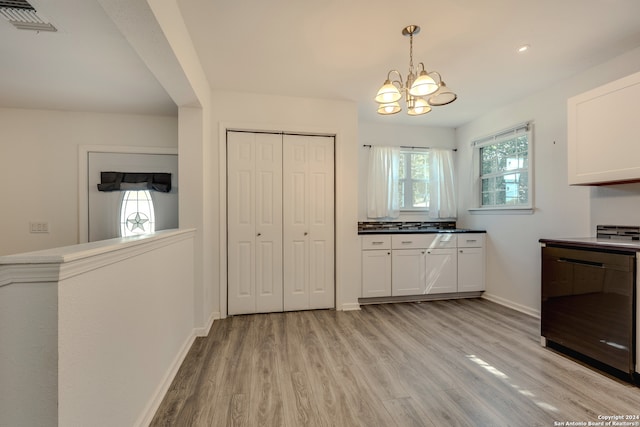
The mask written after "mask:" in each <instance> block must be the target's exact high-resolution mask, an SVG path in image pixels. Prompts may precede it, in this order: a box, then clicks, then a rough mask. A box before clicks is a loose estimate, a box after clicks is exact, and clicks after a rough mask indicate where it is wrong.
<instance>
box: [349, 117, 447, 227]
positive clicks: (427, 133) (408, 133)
mask: <svg viewBox="0 0 640 427" xmlns="http://www.w3.org/2000/svg"><path fill="white" fill-rule="evenodd" d="M420 118H421V117H416V118H415V119H416V122H418V121H420ZM363 145H387V146H393V147H396V146H401V145H404V146H409V147H430V148H455V146H456V134H455V129H453V128H443V127H427V126H420V125H413V126H399V125H389V124H384V123H360V124H359V125H358V188H359V189H360V190H359V193H358V221H376V220H375V219H370V218H367V175H368V161H369V150H370V149H369V148H367V147H363ZM455 159H456V155H455V154H454V160H455ZM395 221H429V218H428V214H415V213H409V212H403V213H401V214H400V217H399V218H398V219H395Z"/></svg>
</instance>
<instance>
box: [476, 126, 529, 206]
mask: <svg viewBox="0 0 640 427" xmlns="http://www.w3.org/2000/svg"><path fill="white" fill-rule="evenodd" d="M479 154H480V192H481V200H482V206H501V205H526V204H528V203H529V185H528V171H527V169H528V168H529V134H520V135H518V136H514V137H513V138H511V139H508V140H505V141H501V142H499V143H496V144H491V145H485V146H484V147H481V148H480V149H479Z"/></svg>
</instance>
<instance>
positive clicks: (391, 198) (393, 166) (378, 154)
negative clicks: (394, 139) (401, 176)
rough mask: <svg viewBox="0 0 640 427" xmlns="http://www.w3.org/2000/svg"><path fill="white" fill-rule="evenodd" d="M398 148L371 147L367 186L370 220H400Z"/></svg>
mask: <svg viewBox="0 0 640 427" xmlns="http://www.w3.org/2000/svg"><path fill="white" fill-rule="evenodd" d="M399 163H400V149H399V148H398V147H371V150H370V152H369V178H368V185H367V216H368V217H369V218H398V217H399V216H400V199H399V195H398V166H399Z"/></svg>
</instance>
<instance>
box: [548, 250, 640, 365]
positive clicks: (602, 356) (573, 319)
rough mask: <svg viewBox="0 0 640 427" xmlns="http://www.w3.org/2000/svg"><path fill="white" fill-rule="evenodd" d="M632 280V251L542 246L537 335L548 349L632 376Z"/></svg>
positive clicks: (633, 257) (633, 261) (633, 256)
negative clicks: (576, 355)
mask: <svg viewBox="0 0 640 427" xmlns="http://www.w3.org/2000/svg"><path fill="white" fill-rule="evenodd" d="M634 277H635V252H624V251H609V250H606V251H605V250H598V249H593V248H588V249H587V248H585V249H576V248H567V247H562V246H554V245H550V244H547V246H544V247H543V248H542V307H541V308H542V312H541V334H542V336H543V337H545V338H546V341H547V345H548V346H550V347H554V345H553V344H559V345H560V346H562V347H564V348H566V349H569V350H572V351H574V352H577V353H579V354H580V355H584V356H587V357H588V358H591V359H593V360H595V361H597V362H600V363H603V364H605V365H607V366H609V367H613V368H615V369H617V370H619V371H621V372H622V373H624V374H629V375H632V373H633V371H634V354H635V350H634V336H635V335H634V334H635V329H634V324H635V320H634ZM561 350H562V348H561Z"/></svg>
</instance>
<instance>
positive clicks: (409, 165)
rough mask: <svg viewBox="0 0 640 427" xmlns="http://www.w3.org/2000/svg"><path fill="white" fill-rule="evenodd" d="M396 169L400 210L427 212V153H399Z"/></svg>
mask: <svg viewBox="0 0 640 427" xmlns="http://www.w3.org/2000/svg"><path fill="white" fill-rule="evenodd" d="M398 169H399V172H398V178H399V179H398V187H399V188H398V194H399V198H400V210H428V209H429V152H428V151H415V150H412V151H400V162H399V167H398Z"/></svg>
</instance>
